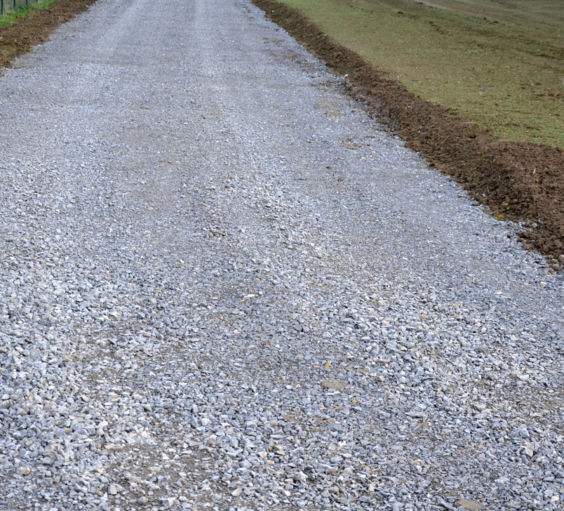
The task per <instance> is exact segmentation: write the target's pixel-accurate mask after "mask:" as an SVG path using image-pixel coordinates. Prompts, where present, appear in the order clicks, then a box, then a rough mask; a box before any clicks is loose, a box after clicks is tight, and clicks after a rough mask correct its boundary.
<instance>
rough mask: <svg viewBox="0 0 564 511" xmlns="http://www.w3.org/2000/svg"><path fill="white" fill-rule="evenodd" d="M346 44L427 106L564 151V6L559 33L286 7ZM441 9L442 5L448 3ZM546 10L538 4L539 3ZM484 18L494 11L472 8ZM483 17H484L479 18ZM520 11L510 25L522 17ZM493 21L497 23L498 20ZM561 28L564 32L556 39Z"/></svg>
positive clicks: (327, 1) (334, 5) (366, 0)
mask: <svg viewBox="0 0 564 511" xmlns="http://www.w3.org/2000/svg"><path fill="white" fill-rule="evenodd" d="M279 1H280V3H282V4H284V5H287V6H289V7H292V8H294V9H297V10H299V12H301V13H302V14H303V15H304V16H306V17H307V18H308V19H309V20H311V21H312V22H313V23H315V24H316V25H317V26H318V27H319V28H320V29H321V30H322V31H323V32H325V33H326V34H327V35H329V36H330V37H331V38H333V39H334V40H335V41H336V42H338V43H339V44H342V45H343V46H345V47H346V48H349V49H350V50H352V51H354V52H355V53H357V54H358V55H360V56H361V57H362V58H363V59H365V60H366V62H367V63H369V64H371V65H373V66H374V67H375V68H376V69H379V70H381V71H383V72H386V73H387V74H388V75H389V77H390V78H393V79H394V80H397V81H399V82H400V83H402V84H404V85H405V86H406V87H407V88H408V89H409V90H410V91H411V92H413V93H414V94H417V95H420V96H421V97H423V98H425V99H426V100H428V101H431V102H433V103H437V104H439V105H442V106H444V107H446V108H452V109H454V110H455V111H456V112H458V113H460V114H461V116H463V117H464V118H465V119H467V120H469V121H472V122H475V123H476V124H477V126H478V127H479V128H482V129H487V130H488V131H490V132H491V133H492V134H494V135H496V136H498V137H500V138H501V139H503V140H508V141H513V142H532V143H540V144H546V145H549V146H553V147H560V148H564V19H561V18H559V17H558V16H557V13H560V14H562V15H563V16H564V3H563V2H561V1H560V2H554V0H540V3H551V4H552V5H553V8H554V11H555V16H554V19H553V20H552V21H553V24H555V26H546V27H544V26H543V25H542V24H540V23H539V22H536V23H535V20H536V18H533V13H532V12H531V18H532V19H531V22H530V23H526V20H527V14H528V13H529V12H530V11H529V10H527V9H526V7H525V4H519V7H518V9H519V12H521V13H522V15H523V20H524V21H523V22H522V23H516V22H507V21H501V22H499V21H498V20H499V19H503V18H504V12H505V11H500V10H499V9H498V10H497V11H493V13H494V14H495V13H497V15H496V18H497V19H494V18H493V17H492V18H489V17H485V18H484V17H483V16H482V17H479V16H477V15H471V14H468V13H466V12H460V11H458V10H454V9H457V8H458V4H457V3H456V1H455V0H438V2H437V4H436V5H439V4H440V5H443V6H448V5H450V6H451V9H445V8H432V7H429V6H428V5H423V4H421V3H417V2H415V1H412V0H379V1H375V0H361V1H358V0H279ZM441 2H442V3H441ZM533 3H538V2H533ZM463 5H465V6H467V7H468V6H475V7H476V9H477V10H476V12H484V13H489V12H490V10H491V9H488V2H485V3H484V0H473V1H470V2H468V1H467V2H465V3H464V4H463ZM478 8H480V9H479V10H478ZM515 10H516V9H512V10H508V11H507V12H508V14H507V16H508V17H509V16H510V15H512V16H513V17H514V18H515V14H514V12H515ZM492 16H493V14H492ZM557 27H559V28H560V30H559V31H556V32H555V31H554V29H556V28H557Z"/></svg>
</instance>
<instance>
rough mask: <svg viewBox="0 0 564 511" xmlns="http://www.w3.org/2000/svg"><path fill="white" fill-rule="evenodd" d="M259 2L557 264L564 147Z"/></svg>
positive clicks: (561, 245) (562, 245)
mask: <svg viewBox="0 0 564 511" xmlns="http://www.w3.org/2000/svg"><path fill="white" fill-rule="evenodd" d="M253 2H254V3H255V4H256V5H257V6H258V7H260V8H261V9H262V10H264V11H265V13H266V15H267V16H268V17H269V18H270V19H272V21H274V22H275V23H277V24H279V25H280V26H282V27H283V28H284V29H286V30H287V31H288V32H289V33H290V34H291V35H292V36H294V37H295V38H296V39H297V40H299V41H300V42H301V43H302V44H304V45H305V46H306V47H307V48H308V49H309V50H311V51H312V52H314V53H315V54H316V55H317V56H318V57H320V58H321V59H323V60H324V61H325V62H326V63H327V65H328V66H329V67H330V68H332V69H333V70H335V71H336V72H338V73H340V74H347V75H348V82H349V83H350V85H351V87H350V90H349V92H350V93H351V94H352V95H353V96H354V97H356V98H358V99H360V100H362V101H364V102H365V103H366V104H367V106H368V107H369V109H370V110H371V111H372V112H373V113H374V114H376V116H377V117H378V119H379V120H381V121H382V122H384V123H385V124H387V125H388V126H389V127H390V129H391V130H392V131H393V132H394V133H397V134H398V135H399V136H401V137H402V138H403V139H404V140H405V141H406V144H407V146H408V147H410V148H411V149H414V150H416V151H418V152H419V153H421V155H422V156H424V157H425V158H426V159H427V160H428V161H429V163H430V164H431V165H433V166H436V167H437V168H439V169H440V170H441V171H442V172H444V173H446V174H449V175H451V176H452V177H454V179H455V180H456V181H457V182H458V183H459V184H461V185H462V186H463V187H464V188H465V189H466V190H468V191H469V192H470V194H471V195H472V196H473V197H474V198H475V199H477V200H478V201H479V202H481V203H482V204H485V205H487V206H488V207H489V208H490V209H491V211H492V212H493V214H494V215H495V216H496V217H497V218H499V219H508V220H513V221H520V222H523V223H524V224H525V226H526V227H527V230H526V231H524V232H523V233H522V234H521V236H522V238H523V240H524V242H525V246H527V247H529V248H533V247H534V248H536V249H537V250H538V251H539V252H541V253H543V254H545V255H546V256H548V258H549V260H550V261H551V262H552V263H554V264H557V261H558V260H559V259H561V255H562V254H564V151H562V150H561V149H560V148H552V147H549V146H545V145H540V144H531V143H516V142H505V141H502V140H500V139H498V138H496V137H494V136H493V135H491V134H489V133H487V132H484V131H481V130H479V129H477V128H476V127H475V126H474V125H472V124H471V123H469V122H468V121H466V120H464V119H463V118H461V117H459V116H458V115H457V114H456V113H455V112H453V111H451V110H449V109H446V108H444V107H442V106H440V105H436V104H433V103H430V102H429V101H426V100H424V99H422V98H421V97H418V96H416V95H415V94H413V93H411V92H410V91H408V90H407V89H406V87H404V86H403V85H402V84H401V83H399V82H397V81H394V80H392V79H390V78H389V77H388V76H386V74H385V73H383V72H379V71H378V70H376V69H374V68H373V67H371V66H370V65H369V64H367V63H366V62H365V61H364V60H363V59H362V58H361V57H360V56H359V55H357V54H356V53H354V52H353V51H351V50H349V49H347V48H345V47H344V46H342V45H340V44H339V43H337V42H335V41H334V40H333V39H331V38H330V37H329V36H327V35H326V34H325V33H323V32H322V31H321V30H320V29H319V28H318V27H317V26H316V25H315V24H313V23H312V22H311V21H309V20H308V19H307V18H305V17H304V16H303V15H301V14H300V13H299V12H298V11H296V10H295V9H292V8H290V7H287V6H285V5H282V4H280V3H278V2H276V1H275V0H253Z"/></svg>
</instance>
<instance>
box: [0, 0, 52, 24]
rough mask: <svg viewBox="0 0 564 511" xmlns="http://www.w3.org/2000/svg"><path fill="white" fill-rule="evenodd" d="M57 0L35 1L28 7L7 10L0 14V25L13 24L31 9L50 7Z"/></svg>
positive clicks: (31, 10) (30, 11)
mask: <svg viewBox="0 0 564 511" xmlns="http://www.w3.org/2000/svg"><path fill="white" fill-rule="evenodd" d="M57 1H58V0H42V1H41V2H37V3H36V4H33V5H31V6H29V7H24V8H22V9H18V10H17V11H7V12H5V13H4V14H3V15H2V16H0V27H5V26H7V25H13V24H14V23H17V22H18V21H19V20H21V19H22V18H25V17H26V16H28V15H29V14H30V13H32V12H33V11H37V10H38V9H46V8H48V7H51V6H52V5H53V4H54V3H55V2H57ZM5 3H6V4H8V3H9V2H8V1H7V2H5Z"/></svg>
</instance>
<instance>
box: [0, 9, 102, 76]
mask: <svg viewBox="0 0 564 511" xmlns="http://www.w3.org/2000/svg"><path fill="white" fill-rule="evenodd" d="M95 1H96V0H57V1H55V2H53V3H52V4H50V5H48V6H47V7H42V6H41V4H38V8H35V7H32V8H29V9H25V10H22V11H20V12H17V13H10V14H11V15H12V16H11V18H10V21H13V23H12V24H9V25H4V26H0V68H2V67H9V66H10V65H11V62H12V61H13V60H14V58H16V57H17V56H19V55H22V54H23V53H27V52H28V51H30V49H31V47H32V46H34V45H36V44H41V43H43V42H45V41H46V40H47V39H48V38H49V34H51V33H52V32H53V31H54V30H56V28H57V27H58V26H59V25H61V24H62V23H65V22H67V21H69V20H70V19H71V18H72V17H73V16H75V15H76V14H78V13H80V12H82V11H84V10H86V9H87V8H88V7H89V6H90V5H91V4H93V3H94V2H95ZM0 74H1V70H0Z"/></svg>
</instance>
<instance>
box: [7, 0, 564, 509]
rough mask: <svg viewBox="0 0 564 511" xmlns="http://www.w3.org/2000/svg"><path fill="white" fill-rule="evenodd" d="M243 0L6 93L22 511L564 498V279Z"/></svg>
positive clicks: (140, 34) (136, 29)
mask: <svg viewBox="0 0 564 511" xmlns="http://www.w3.org/2000/svg"><path fill="white" fill-rule="evenodd" d="M344 86H345V85H344V82H343V79H342V78H340V77H336V76H333V75H332V74H330V73H328V72H327V70H326V69H325V67H324V65H323V64H322V63H320V62H319V61H317V60H316V59H315V58H313V57H312V56H311V55H309V54H308V53H307V52H306V51H304V50H303V48H301V47H300V46H299V45H298V44H297V43H296V42H294V41H293V40H292V39H291V38H290V37H289V36H288V35H287V34H286V33H285V32H283V31H282V30H280V29H279V28H278V27H276V26H275V25H273V24H272V23H270V22H269V21H266V20H265V19H264V17H263V14H262V12H261V11H259V10H258V9H257V8H255V7H254V6H252V5H251V4H250V2H249V1H248V0H161V1H160V2H155V1H154V0H119V1H118V0H100V1H99V2H97V3H96V4H94V6H93V7H92V8H91V9H90V10H89V11H88V12H85V13H83V14H82V15H80V16H79V17H77V18H75V19H74V20H73V21H72V22H70V23H69V24H67V25H65V26H63V27H62V28H61V29H60V30H59V31H58V32H57V33H56V34H55V35H54V36H53V37H52V39H51V41H50V42H48V43H46V44H44V45H42V46H41V47H39V48H37V49H36V50H35V51H34V52H33V53H32V54H29V55H27V56H25V57H23V58H21V59H19V60H18V61H17V62H16V64H15V66H14V69H10V70H6V71H5V73H4V76H2V77H1V78H0V154H1V158H0V386H1V388H0V426H1V428H0V495H2V499H1V501H0V509H2V510H46V511H54V510H58V511H68V510H75V509H76V510H81V509H96V510H97V509H107V510H118V509H122V510H133V509H174V510H177V509H178V510H192V511H196V510H205V509H210V510H212V509H213V510H221V511H223V510H233V511H235V510H239V511H243V510H247V511H249V510H255V511H259V510H281V511H282V510H294V509H304V510H308V511H309V510H333V509H335V510H379V509H383V510H393V511H408V510H412V511H413V510H444V509H447V510H452V509H458V508H460V509H466V510H479V509H487V510H502V509H503V510H506V509H516V510H525V509H526V510H532V509H534V510H557V509H562V506H563V501H564V486H563V485H564V471H563V464H564V452H563V443H562V440H563V436H562V435H563V427H562V426H563V424H564V417H563V403H564V401H563V383H564V382H563V380H564V378H563V360H564V358H563V353H562V347H563V346H562V343H563V335H562V333H563V332H562V328H563V322H562V321H563V317H564V311H563V304H564V296H563V288H564V286H563V279H562V276H559V275H555V274H554V272H553V271H551V270H550V269H549V268H547V266H546V264H545V263H544V261H543V259H542V258H541V257H540V256H537V255H535V254H533V253H529V252H526V251H525V250H524V249H523V248H522V246H521V245H520V244H519V243H518V242H517V241H516V239H515V235H514V232H513V231H512V228H511V226H509V225H508V224H504V223H500V222H497V221H495V220H494V219H493V218H491V217H489V216H487V215H486V214H485V213H484V211H483V210H482V209H481V208H480V207H476V205H475V204H473V202H472V201H471V200H470V199H469V198H468V197H467V196H466V195H465V193H463V192H462V191H461V190H460V189H458V188H457V187H456V186H455V185H454V184H452V183H451V182H450V181H449V180H448V179H447V178H446V177H444V176H441V175H440V174H439V173H438V172H437V171H435V170H432V169H429V168H428V167H427V165H426V164H425V162H424V161H422V160H421V159H420V158H419V157H418V155H416V154H414V153H412V152H410V151H408V150H406V149H405V148H404V146H403V144H402V142H401V141H400V140H398V139H397V138H395V137H393V136H391V135H390V134H388V133H387V132H386V131H385V130H384V129H383V128H382V127H381V126H379V125H378V124H377V123H376V122H374V121H373V120H372V119H370V118H369V117H368V116H367V114H366V113H365V111H364V110H363V108H362V105H360V104H358V103H355V102H353V101H352V100H350V99H349V98H347V97H346V96H345V95H344V94H343V92H342V91H343V89H344Z"/></svg>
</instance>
